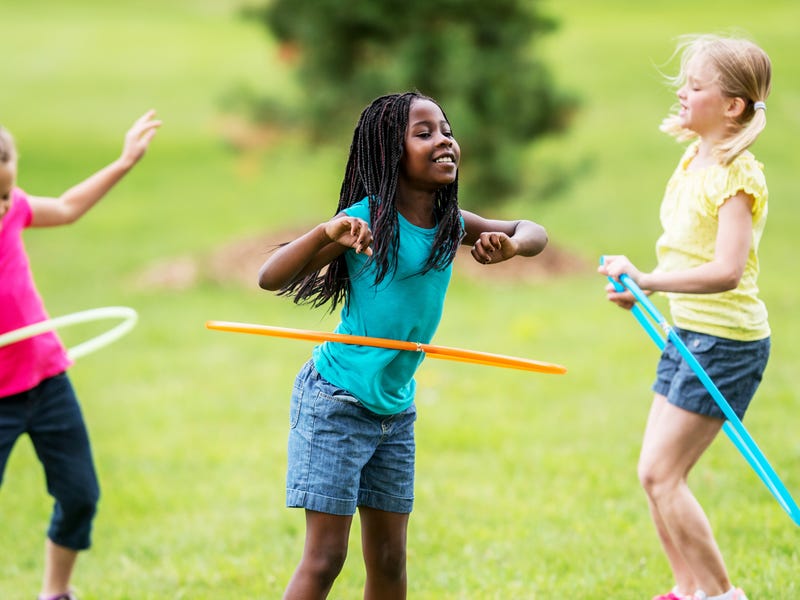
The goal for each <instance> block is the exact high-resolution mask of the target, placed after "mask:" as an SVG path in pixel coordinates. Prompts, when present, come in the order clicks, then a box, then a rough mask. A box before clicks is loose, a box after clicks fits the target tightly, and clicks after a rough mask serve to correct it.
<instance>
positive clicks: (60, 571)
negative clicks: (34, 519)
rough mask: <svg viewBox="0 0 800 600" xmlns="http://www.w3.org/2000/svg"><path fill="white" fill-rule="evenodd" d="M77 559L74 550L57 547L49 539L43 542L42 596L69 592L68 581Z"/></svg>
mask: <svg viewBox="0 0 800 600" xmlns="http://www.w3.org/2000/svg"><path fill="white" fill-rule="evenodd" d="M77 559H78V552H77V551H76V550H72V549H70V548H66V547H64V546H59V545H58V544H56V543H54V542H53V541H51V540H50V539H48V540H47V541H46V542H45V551H44V579H43V581H42V595H44V596H52V595H55V594H65V593H67V592H69V580H70V578H71V577H72V569H73V568H74V567H75V561H76V560H77Z"/></svg>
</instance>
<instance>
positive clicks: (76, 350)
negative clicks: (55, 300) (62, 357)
mask: <svg viewBox="0 0 800 600" xmlns="http://www.w3.org/2000/svg"><path fill="white" fill-rule="evenodd" d="M138 318H139V315H138V314H137V313H136V311H135V310H133V309H132V308H128V307H127V306H106V307H102V308H92V309H89V310H84V311H80V312H76V313H72V314H69V315H64V316H62V317H55V318H53V319H46V320H44V321H39V322H38V323H33V324H32V325H26V326H25V327H20V328H19V329H15V330H13V331H9V332H7V333H4V334H2V335H0V348H2V347H3V346H7V345H8V344H13V343H14V342H19V341H21V340H26V339H28V338H31V337H34V336H36V335H39V334H41V333H45V332H47V331H53V330H55V329H60V328H62V327H68V326H70V325H78V324H80V323H91V322H93V321H102V320H105V319H122V322H121V323H119V324H118V325H115V326H114V327H112V328H111V329H109V330H108V331H106V332H104V333H101V334H100V335H98V336H96V337H93V338H92V339H89V340H87V341H85V342H82V343H80V344H78V345H77V346H74V347H72V348H70V349H69V350H67V356H69V358H70V359H71V360H77V359H78V358H80V357H82V356H86V355H87V354H89V353H91V352H94V351H95V350H99V349H100V348H103V347H105V346H108V345H109V344H110V343H111V342H114V341H116V340H118V339H119V338H121V337H122V336H123V335H125V334H126V333H128V332H129V331H130V330H131V329H133V327H134V326H135V325H136V321H137V320H138Z"/></svg>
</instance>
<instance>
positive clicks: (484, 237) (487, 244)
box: [470, 231, 517, 265]
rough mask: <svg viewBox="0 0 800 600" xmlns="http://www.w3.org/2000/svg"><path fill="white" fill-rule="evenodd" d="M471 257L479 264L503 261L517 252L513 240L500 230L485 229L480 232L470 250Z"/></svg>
mask: <svg viewBox="0 0 800 600" xmlns="http://www.w3.org/2000/svg"><path fill="white" fill-rule="evenodd" d="M470 253H471V254H472V258H474V259H475V260H476V261H478V262H479V263H481V264H484V265H488V264H491V263H498V262H503V261H504V260H508V259H509V258H511V257H512V256H516V254H517V246H516V244H515V243H514V242H513V240H512V239H511V238H510V237H509V236H508V235H506V234H505V233H502V232H500V231H485V232H483V233H481V234H480V236H479V237H478V239H477V241H476V242H475V243H474V244H473V246H472V250H471V251H470Z"/></svg>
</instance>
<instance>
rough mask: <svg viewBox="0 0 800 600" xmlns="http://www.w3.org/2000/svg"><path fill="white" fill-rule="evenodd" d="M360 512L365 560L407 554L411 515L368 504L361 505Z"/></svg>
mask: <svg viewBox="0 0 800 600" xmlns="http://www.w3.org/2000/svg"><path fill="white" fill-rule="evenodd" d="M358 514H359V517H360V519H361V545H362V548H363V551H364V558H365V560H367V561H370V560H371V559H372V560H379V559H380V558H381V557H383V556H387V555H388V556H402V555H404V554H405V551H406V546H407V542H408V521H409V518H410V516H411V515H409V514H408V513H396V512H388V511H384V510H378V509H375V508H370V507H368V506H359V508H358ZM398 560H399V559H398Z"/></svg>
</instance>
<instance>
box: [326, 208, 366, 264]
mask: <svg viewBox="0 0 800 600" xmlns="http://www.w3.org/2000/svg"><path fill="white" fill-rule="evenodd" d="M325 233H326V235H327V236H328V238H330V240H331V241H334V242H336V243H338V244H341V245H342V246H347V247H348V248H353V249H354V250H355V251H356V252H357V253H359V254H361V253H363V254H366V255H367V256H372V247H371V246H372V230H371V229H370V228H369V225H367V223H366V221H364V220H362V219H359V218H357V217H347V216H344V217H336V218H334V219H333V220H331V221H330V222H329V223H328V225H327V226H326V228H325Z"/></svg>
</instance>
